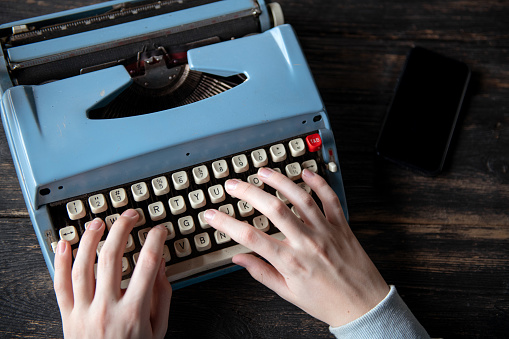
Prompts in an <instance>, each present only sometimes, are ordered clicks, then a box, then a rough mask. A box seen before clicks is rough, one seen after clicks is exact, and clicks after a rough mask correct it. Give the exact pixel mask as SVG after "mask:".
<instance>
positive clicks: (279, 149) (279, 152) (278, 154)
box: [270, 144, 286, 162]
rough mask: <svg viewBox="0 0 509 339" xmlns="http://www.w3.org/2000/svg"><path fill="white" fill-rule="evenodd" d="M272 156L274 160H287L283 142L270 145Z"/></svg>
mask: <svg viewBox="0 0 509 339" xmlns="http://www.w3.org/2000/svg"><path fill="white" fill-rule="evenodd" d="M270 156H271V158H272V161H274V162H281V161H284V160H286V149H285V146H284V145H283V144H277V145H273V146H270Z"/></svg>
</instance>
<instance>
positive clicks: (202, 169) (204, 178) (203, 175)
mask: <svg viewBox="0 0 509 339" xmlns="http://www.w3.org/2000/svg"><path fill="white" fill-rule="evenodd" d="M193 177H194V182H195V183H197V184H198V185H199V184H205V183H207V182H209V181H210V175H209V170H208V169H207V166H205V165H201V166H198V167H195V168H193Z"/></svg>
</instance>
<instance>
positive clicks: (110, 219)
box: [104, 213, 120, 230]
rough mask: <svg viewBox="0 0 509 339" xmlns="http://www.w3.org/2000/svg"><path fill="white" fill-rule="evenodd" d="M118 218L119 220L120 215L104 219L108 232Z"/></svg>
mask: <svg viewBox="0 0 509 339" xmlns="http://www.w3.org/2000/svg"><path fill="white" fill-rule="evenodd" d="M118 218H120V214H118V213H116V214H112V215H108V216H107V217H106V218H104V222H106V226H107V227H108V230H109V229H110V228H111V225H113V223H114V222H115V221H117V219H118Z"/></svg>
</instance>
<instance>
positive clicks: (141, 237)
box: [135, 227, 152, 263]
mask: <svg viewBox="0 0 509 339" xmlns="http://www.w3.org/2000/svg"><path fill="white" fill-rule="evenodd" d="M151 229H152V228H151V227H147V228H144V229H141V230H139V231H138V240H139V241H140V245H141V246H143V245H145V240H147V236H148V232H150V230H151ZM135 263H136V261H135Z"/></svg>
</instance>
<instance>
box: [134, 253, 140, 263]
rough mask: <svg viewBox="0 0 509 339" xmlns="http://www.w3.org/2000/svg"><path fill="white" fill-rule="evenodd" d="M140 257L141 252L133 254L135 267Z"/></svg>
mask: <svg viewBox="0 0 509 339" xmlns="http://www.w3.org/2000/svg"><path fill="white" fill-rule="evenodd" d="M139 257H140V252H136V253H134V254H133V261H134V265H137V264H138V258H139Z"/></svg>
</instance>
